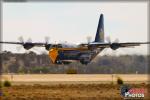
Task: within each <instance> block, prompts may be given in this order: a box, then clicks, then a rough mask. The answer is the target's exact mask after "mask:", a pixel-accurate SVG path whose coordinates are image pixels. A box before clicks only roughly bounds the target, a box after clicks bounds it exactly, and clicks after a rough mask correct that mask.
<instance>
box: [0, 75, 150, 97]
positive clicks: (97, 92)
mask: <svg viewBox="0 0 150 100" xmlns="http://www.w3.org/2000/svg"><path fill="white" fill-rule="evenodd" d="M117 77H121V78H122V79H123V80H124V81H125V84H128V85H129V86H130V87H132V88H143V89H144V90H145V92H144V93H145V94H144V95H145V97H144V99H147V100H150V99H148V97H149V96H148V93H149V92H148V89H150V84H148V83H149V82H148V75H133V74H132V75H115V74H114V75H113V77H112V75H104V74H92V75H86V74H84V75H66V74H46V75H44V74H43V75H39V74H38V75H37V74H36V75H29V74H28V75H13V76H12V75H3V76H2V78H3V79H2V80H6V79H7V80H10V81H11V82H12V86H11V87H3V88H2V96H1V97H2V98H1V99H2V100H120V99H124V98H123V97H122V96H121V95H120V87H121V85H117V84H116V79H117Z"/></svg>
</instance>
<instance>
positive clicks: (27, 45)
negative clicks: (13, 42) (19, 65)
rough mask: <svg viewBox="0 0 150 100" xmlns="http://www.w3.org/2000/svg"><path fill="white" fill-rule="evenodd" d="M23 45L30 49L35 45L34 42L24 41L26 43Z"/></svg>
mask: <svg viewBox="0 0 150 100" xmlns="http://www.w3.org/2000/svg"><path fill="white" fill-rule="evenodd" d="M23 47H24V49H26V50H29V49H31V48H32V47H34V44H32V43H24V44H23Z"/></svg>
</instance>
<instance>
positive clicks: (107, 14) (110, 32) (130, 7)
mask: <svg viewBox="0 0 150 100" xmlns="http://www.w3.org/2000/svg"><path fill="white" fill-rule="evenodd" d="M147 9H148V4H147V2H122V3H117V2H45V3H41V2H40V3H31V2H30V3H3V16H2V17H3V37H2V39H3V41H18V37H20V36H23V37H24V40H27V39H28V38H29V37H30V38H32V41H33V42H44V38H45V36H49V37H50V43H51V42H52V43H55V42H57V43H58V42H62V41H67V42H69V43H70V42H71V43H74V44H79V43H83V42H86V37H87V36H91V37H92V40H94V37H95V33H96V29H97V24H98V20H99V16H100V14H101V13H103V14H104V29H105V37H107V36H110V37H111V40H112V41H114V40H115V39H116V38H118V39H119V42H137V41H138V42H143V41H148V32H147V28H148V26H147V24H148V20H147V19H148V17H147V12H148V11H147ZM3 50H11V51H13V52H18V51H16V45H5V46H4V45H3ZM38 50H39V51H40V50H41V49H38ZM42 50H44V49H42ZM20 52H24V50H23V49H21V51H20ZM103 53H104V54H111V53H114V52H113V51H112V50H111V49H107V50H105V51H104V52H103ZM115 53H117V54H146V53H147V45H142V46H140V47H135V48H134V49H133V48H130V49H118V50H117V52H115Z"/></svg>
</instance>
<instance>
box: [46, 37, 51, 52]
mask: <svg viewBox="0 0 150 100" xmlns="http://www.w3.org/2000/svg"><path fill="white" fill-rule="evenodd" d="M49 40H50V38H49V37H48V36H46V37H45V49H46V50H47V51H49V49H50V47H51V44H49Z"/></svg>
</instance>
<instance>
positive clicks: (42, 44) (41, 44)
mask: <svg viewBox="0 0 150 100" xmlns="http://www.w3.org/2000/svg"><path fill="white" fill-rule="evenodd" d="M0 44H19V45H24V44H31V45H34V46H44V45H46V43H38V42H37V43H36V42H35V43H34V42H2V41H0Z"/></svg>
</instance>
